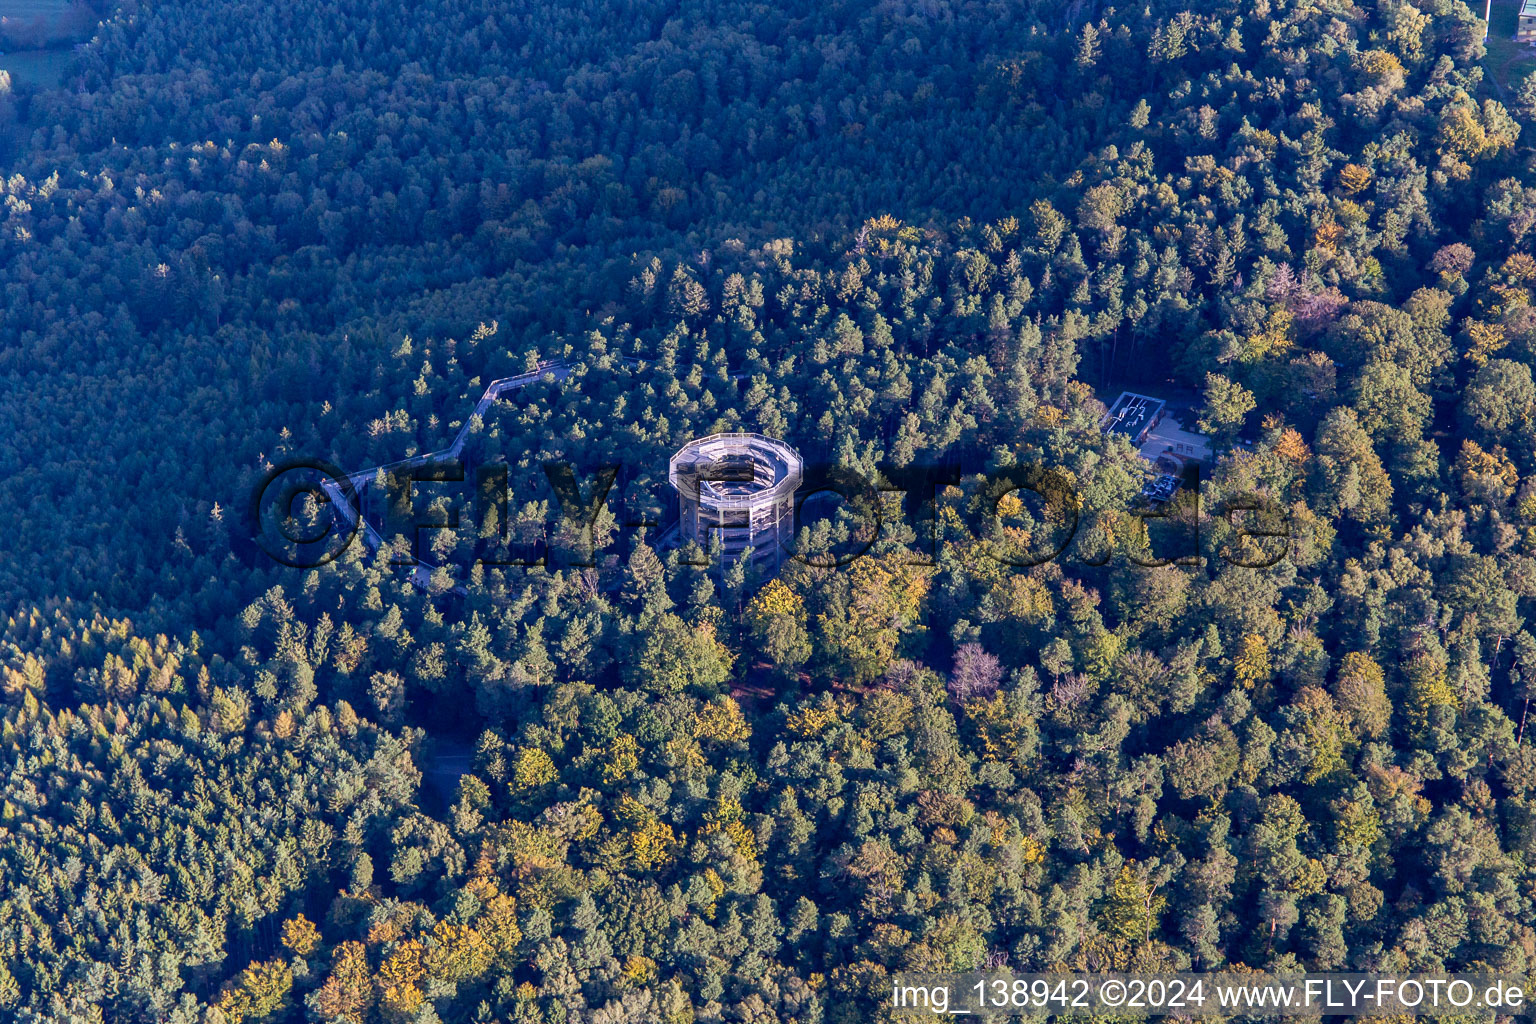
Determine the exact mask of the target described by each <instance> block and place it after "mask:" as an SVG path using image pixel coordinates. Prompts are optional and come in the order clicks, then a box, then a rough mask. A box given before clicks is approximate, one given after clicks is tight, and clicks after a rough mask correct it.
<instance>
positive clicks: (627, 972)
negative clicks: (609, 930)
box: [624, 953, 656, 985]
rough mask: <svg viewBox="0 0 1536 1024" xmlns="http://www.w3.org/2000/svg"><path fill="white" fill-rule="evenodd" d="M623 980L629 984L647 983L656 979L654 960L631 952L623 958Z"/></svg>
mask: <svg viewBox="0 0 1536 1024" xmlns="http://www.w3.org/2000/svg"><path fill="white" fill-rule="evenodd" d="M624 980H625V981H627V982H629V983H630V984H631V985H649V984H650V983H651V982H653V981H655V980H656V961H654V960H652V959H651V958H650V957H646V956H641V955H640V954H639V953H631V954H630V955H629V956H628V957H626V958H625V959H624Z"/></svg>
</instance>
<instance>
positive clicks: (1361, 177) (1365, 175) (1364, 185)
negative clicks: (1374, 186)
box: [1339, 164, 1375, 195]
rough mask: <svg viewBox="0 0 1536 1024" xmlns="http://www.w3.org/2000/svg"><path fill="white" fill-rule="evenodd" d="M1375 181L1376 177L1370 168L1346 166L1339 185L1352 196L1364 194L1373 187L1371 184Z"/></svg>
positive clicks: (1356, 165) (1340, 174)
mask: <svg viewBox="0 0 1536 1024" xmlns="http://www.w3.org/2000/svg"><path fill="white" fill-rule="evenodd" d="M1374 179H1375V175H1373V174H1371V172H1370V170H1369V169H1368V168H1365V167H1361V166H1360V165H1359V164H1345V165H1344V169H1343V170H1342V171H1340V172H1339V184H1340V185H1341V186H1343V188H1344V191H1345V192H1348V193H1349V194H1350V195H1357V194H1359V193H1361V192H1364V191H1365V190H1366V189H1368V188H1370V187H1371V182H1372V181H1373V180H1374Z"/></svg>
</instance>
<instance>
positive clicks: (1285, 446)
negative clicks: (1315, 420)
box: [1275, 427, 1312, 466]
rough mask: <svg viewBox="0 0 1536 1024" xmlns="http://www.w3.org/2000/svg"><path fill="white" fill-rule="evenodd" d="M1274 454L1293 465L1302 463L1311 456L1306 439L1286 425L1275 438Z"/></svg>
mask: <svg viewBox="0 0 1536 1024" xmlns="http://www.w3.org/2000/svg"><path fill="white" fill-rule="evenodd" d="M1275 454H1276V455H1278V456H1280V457H1281V458H1282V459H1284V460H1285V461H1286V462H1289V463H1290V464H1291V465H1293V466H1300V465H1302V464H1303V463H1305V462H1306V461H1307V459H1309V458H1311V456H1312V452H1311V449H1309V448H1308V447H1307V442H1306V439H1305V438H1304V437H1302V436H1301V434H1300V433H1298V432H1297V430H1296V429H1295V428H1294V427H1286V428H1285V429H1284V430H1282V431H1281V432H1280V436H1279V437H1278V438H1276V439H1275Z"/></svg>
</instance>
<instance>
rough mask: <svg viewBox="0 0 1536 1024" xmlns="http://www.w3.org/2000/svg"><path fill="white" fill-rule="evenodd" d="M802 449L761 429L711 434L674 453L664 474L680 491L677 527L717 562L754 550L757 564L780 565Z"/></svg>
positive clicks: (791, 524) (764, 567) (790, 528)
mask: <svg viewBox="0 0 1536 1024" xmlns="http://www.w3.org/2000/svg"><path fill="white" fill-rule="evenodd" d="M801 476H802V470H801V462H800V453H799V452H797V451H795V450H794V449H793V448H791V447H790V446H789V445H787V444H785V443H784V442H783V441H777V440H774V439H773V438H771V437H764V436H763V435H762V434H710V435H709V436H708V437H700V438H696V439H695V440H692V441H689V442H688V443H687V444H685V445H683V447H682V448H681V449H680V450H679V451H678V453H677V454H676V455H674V456H672V463H671V467H670V470H669V472H668V474H667V479H668V480H670V481H671V483H672V487H673V488H674V489H675V490H676V491H677V498H678V511H679V517H678V532H679V536H680V539H681V540H683V541H690V540H691V541H695V542H697V543H698V544H699V545H700V546H701V547H703V548H704V550H705V551H706V552H708V554H709V555H710V557H711V558H713V557H714V555H715V553H716V552H717V551H718V552H719V554H720V565H721V566H722V567H724V566H726V565H730V564H732V563H734V562H736V561H737V560H739V559H740V558H741V556H742V554H743V553H744V552H746V551H747V550H749V549H750V550H751V552H752V564H753V566H754V567H755V568H757V569H758V570H759V571H762V572H766V573H770V574H771V573H775V572H778V570H779V567H780V566H782V565H783V564H784V559H785V557H786V556H787V554H788V547H789V543H790V540H791V539H792V538H793V536H794V530H795V491H796V490H797V489H798V488H799V487H800V480H801Z"/></svg>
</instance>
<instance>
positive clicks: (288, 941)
mask: <svg viewBox="0 0 1536 1024" xmlns="http://www.w3.org/2000/svg"><path fill="white" fill-rule="evenodd" d="M319 945H320V929H318V928H316V927H315V926H314V923H313V922H311V921H310V920H309V918H307V917H305V916H304V915H303V914H295V915H294V916H293V917H291V918H289V919H288V920H286V921H284V922H283V946H284V947H285V948H287V949H288V951H289V952H291V953H297V954H298V955H299V956H309V954H311V953H313V952H314V951H315V948H316V947H317V946H319Z"/></svg>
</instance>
